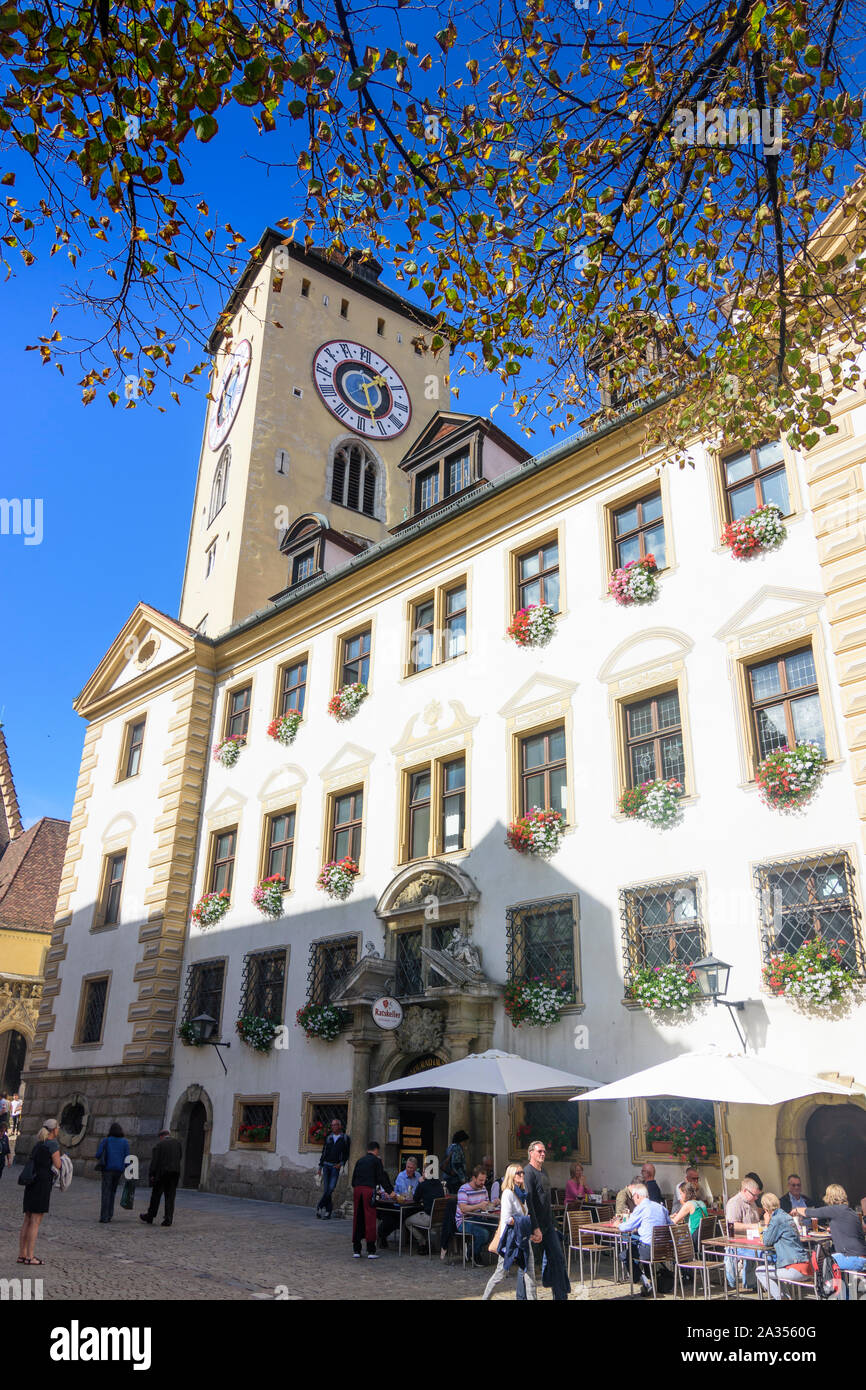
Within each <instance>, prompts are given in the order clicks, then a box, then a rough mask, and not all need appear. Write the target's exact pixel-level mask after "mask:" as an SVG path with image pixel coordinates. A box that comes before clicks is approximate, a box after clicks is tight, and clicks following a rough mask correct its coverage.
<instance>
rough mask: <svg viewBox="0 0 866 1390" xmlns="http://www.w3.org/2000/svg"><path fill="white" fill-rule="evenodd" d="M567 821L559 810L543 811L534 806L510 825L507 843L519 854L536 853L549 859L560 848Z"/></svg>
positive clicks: (542, 857)
mask: <svg viewBox="0 0 866 1390" xmlns="http://www.w3.org/2000/svg"><path fill="white" fill-rule="evenodd" d="M564 827H565V821H564V820H563V817H562V816H561V815H560V813H559V811H543V810H542V809H541V807H540V806H533V807H532V808H531V809H530V810H529V811H527V812H526V815H525V816H519V817H518V819H517V820H513V821H512V822H511V824H510V825H509V827H508V835H507V838H506V841H505V843H506V844H507V845H508V848H509V849H516V850H517V852H518V854H534V855H537V856H538V857H539V858H540V859H549V858H550V856H551V855H552V854H555V853H556V851H557V850H558V849H559V842H560V840H561V839H562V832H563V829H564Z"/></svg>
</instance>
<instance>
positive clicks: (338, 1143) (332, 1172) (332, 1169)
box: [316, 1120, 349, 1221]
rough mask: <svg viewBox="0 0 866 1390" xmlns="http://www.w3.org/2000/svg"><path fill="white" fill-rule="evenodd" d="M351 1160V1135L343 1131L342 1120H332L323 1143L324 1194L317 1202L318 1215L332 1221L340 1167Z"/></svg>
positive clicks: (320, 1168) (320, 1162)
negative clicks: (329, 1130) (334, 1194)
mask: <svg viewBox="0 0 866 1390" xmlns="http://www.w3.org/2000/svg"><path fill="white" fill-rule="evenodd" d="M348 1161H349V1136H348V1134H344V1133H343V1125H342V1122H341V1121H340V1120H332V1121H331V1133H330V1134H329V1135H328V1137H327V1139H326V1140H325V1142H324V1144H323V1145H322V1155H321V1158H320V1159H319V1172H320V1173H321V1175H322V1195H321V1197H320V1198H319V1200H318V1202H317V1204H316V1216H321V1217H323V1218H324V1219H325V1220H326V1221H330V1219H331V1213H332V1211H333V1205H332V1202H331V1198H332V1196H333V1192H334V1188H335V1187H336V1186H337V1179H338V1178H339V1176H340V1169H341V1168H342V1166H343V1164H344V1163H348Z"/></svg>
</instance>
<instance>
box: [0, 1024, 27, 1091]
mask: <svg viewBox="0 0 866 1390" xmlns="http://www.w3.org/2000/svg"><path fill="white" fill-rule="evenodd" d="M26 1057H27V1039H26V1038H25V1036H24V1034H23V1033H19V1032H18V1030H17V1029H16V1028H9V1029H7V1031H6V1032H5V1033H4V1034H3V1035H2V1037H0V1091H6V1092H7V1093H8V1094H10V1095H13V1094H14V1093H15V1092H16V1091H20V1090H21V1073H22V1072H23V1070H24V1063H25V1060H26Z"/></svg>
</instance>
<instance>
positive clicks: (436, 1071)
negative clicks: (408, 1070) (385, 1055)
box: [368, 1048, 600, 1168]
mask: <svg viewBox="0 0 866 1390" xmlns="http://www.w3.org/2000/svg"><path fill="white" fill-rule="evenodd" d="M407 1083H408V1084H407ZM598 1085H600V1082H598V1081H590V1080H589V1078H588V1077H586V1076H577V1075H576V1074H575V1073H574V1072H571V1071H559V1070H557V1068H556V1067H546V1066H543V1065H542V1064H541V1063H540V1062H529V1061H527V1059H526V1058H525V1057H518V1056H517V1054H516V1053H515V1052H500V1051H498V1050H497V1049H496V1048H493V1049H491V1051H489V1052H472V1053H470V1054H469V1056H468V1057H461V1058H460V1060H459V1061H457V1062H446V1063H445V1064H444V1065H443V1066H441V1067H431V1068H430V1070H429V1071H425V1072H422V1073H421V1075H419V1076H404V1077H401V1078H400V1079H399V1080H398V1081H386V1082H385V1084H384V1086H371V1087H370V1090H369V1092H368V1094H371V1095H372V1094H374V1093H377V1092H382V1091H423V1090H430V1089H433V1088H436V1089H441V1090H445V1091H480V1092H482V1093H483V1094H484V1095H489V1096H490V1097H491V1106H492V1115H493V1166H494V1168H495V1167H496V1097H497V1096H511V1095H519V1094H520V1093H521V1092H522V1091H553V1090H559V1089H561V1088H562V1087H564V1086H598Z"/></svg>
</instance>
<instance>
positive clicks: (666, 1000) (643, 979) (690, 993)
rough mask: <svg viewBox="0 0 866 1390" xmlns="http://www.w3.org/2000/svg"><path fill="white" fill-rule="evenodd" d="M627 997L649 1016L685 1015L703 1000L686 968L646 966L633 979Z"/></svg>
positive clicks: (697, 985) (698, 987) (672, 965)
mask: <svg viewBox="0 0 866 1390" xmlns="http://www.w3.org/2000/svg"><path fill="white" fill-rule="evenodd" d="M629 996H630V998H632V999H633V1000H634V1001H635V1003H636V1004H640V1005H641V1007H642V1008H644V1009H647V1010H648V1011H649V1012H650V1013H686V1012H688V1010H689V1009H691V1008H692V1007H693V1006H694V1005H695V1004H697V1003H698V1001H699V1000H700V999H701V998H702V995H701V990H700V985H699V984H698V982H697V977H696V975H695V972H694V970H692V969H691V967H690V966H686V965H674V964H670V965H646V966H644V967H643V969H641V970H636V971H635V972H634V975H633V976H632V980H631V986H630V988H629Z"/></svg>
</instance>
